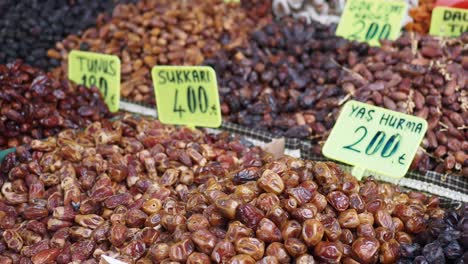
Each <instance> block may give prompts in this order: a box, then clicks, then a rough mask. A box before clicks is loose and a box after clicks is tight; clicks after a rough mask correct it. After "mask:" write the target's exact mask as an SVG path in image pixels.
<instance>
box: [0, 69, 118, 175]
mask: <svg viewBox="0 0 468 264" xmlns="http://www.w3.org/2000/svg"><path fill="white" fill-rule="evenodd" d="M0 86H1V87H2V89H1V91H0V105H1V107H2V110H1V111H0V116H1V118H0V149H5V148H11V147H17V146H20V145H22V144H30V143H31V142H32V141H33V140H34V139H42V138H46V137H49V136H53V135H56V134H57V133H58V132H60V131H62V130H64V129H77V128H80V127H84V126H86V125H89V124H90V123H92V122H95V121H99V120H101V119H103V118H107V117H110V112H109V110H108V109H107V106H106V104H105V103H104V101H103V100H102V97H101V96H100V92H99V91H98V90H97V89H96V88H93V89H87V88H86V87H83V86H73V85H71V84H67V83H64V82H60V81H58V80H56V79H54V78H52V76H51V75H50V74H45V73H43V72H42V71H40V70H39V69H36V68H32V67H29V66H27V65H25V64H23V63H22V62H20V61H16V62H14V63H11V64H8V65H0ZM85 112H86V114H84V113H85ZM36 173H37V171H36Z"/></svg>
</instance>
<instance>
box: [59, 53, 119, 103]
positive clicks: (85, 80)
mask: <svg viewBox="0 0 468 264" xmlns="http://www.w3.org/2000/svg"><path fill="white" fill-rule="evenodd" d="M68 78H69V79H70V80H71V81H74V82H75V83H77V84H81V85H84V86H86V87H91V86H96V87H97V88H99V90H100V91H101V94H102V97H103V98H104V102H106V104H107V106H108V107H109V110H110V111H111V112H117V111H118V110H119V102H120V59H119V57H117V56H114V55H105V54H99V53H94V52H84V51H78V50H74V51H72V52H71V53H70V55H69V56H68Z"/></svg>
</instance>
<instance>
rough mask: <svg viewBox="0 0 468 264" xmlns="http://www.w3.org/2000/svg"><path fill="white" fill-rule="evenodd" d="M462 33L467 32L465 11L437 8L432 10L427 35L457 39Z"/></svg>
mask: <svg viewBox="0 0 468 264" xmlns="http://www.w3.org/2000/svg"><path fill="white" fill-rule="evenodd" d="M464 32H468V10H467V9H461V8H450V7H443V6H438V7H436V8H434V10H432V18H431V29H430V31H429V34H431V35H434V36H445V37H458V36H460V35H461V34H463V33H464Z"/></svg>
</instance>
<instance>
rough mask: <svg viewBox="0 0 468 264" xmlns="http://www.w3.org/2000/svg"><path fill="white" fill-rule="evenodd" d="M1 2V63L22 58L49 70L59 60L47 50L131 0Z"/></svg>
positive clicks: (3, 0)
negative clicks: (117, 4) (52, 58)
mask: <svg viewBox="0 0 468 264" xmlns="http://www.w3.org/2000/svg"><path fill="white" fill-rule="evenodd" d="M1 2H2V3H0V63H2V64H3V63H9V62H13V61H15V60H16V59H23V60H24V61H25V62H26V63H28V64H30V65H33V66H36V67H40V68H42V69H48V68H51V67H56V66H58V65H59V64H58V61H56V60H55V61H53V60H49V59H48V58H47V50H48V49H49V48H51V47H53V46H54V45H55V43H56V42H57V41H60V40H62V39H63V38H65V37H66V36H67V35H68V34H70V33H78V32H79V31H80V30H83V29H85V28H88V27H90V26H92V25H94V24H95V23H96V17H97V16H98V14H99V13H101V12H105V11H111V10H112V8H113V7H114V6H115V4H116V3H117V2H129V1H128V0H99V1H95V0H47V1H43V0H28V1H11V0H8V1H7V0H2V1H1Z"/></svg>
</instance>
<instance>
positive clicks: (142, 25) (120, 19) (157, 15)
mask: <svg viewBox="0 0 468 264" xmlns="http://www.w3.org/2000/svg"><path fill="white" fill-rule="evenodd" d="M254 4H255V3H251V5H254ZM254 6H255V7H257V5H254ZM261 6H265V7H264V8H263V9H261V10H264V9H268V5H261V2H260V3H258V7H261ZM257 10H258V9H251V10H250V11H251V12H250V13H249V14H248V13H247V11H246V10H245V9H243V8H241V7H240V6H239V5H238V4H227V3H225V2H224V1H222V0H190V1H181V0H178V1H174V0H145V1H139V2H138V3H136V4H128V5H119V6H117V7H116V8H115V10H114V12H113V15H112V18H111V19H110V20H105V21H101V22H100V23H98V24H97V26H96V27H93V28H89V29H87V30H86V31H85V32H83V34H79V35H70V36H68V37H67V38H65V39H64V40H63V41H61V42H60V43H58V44H57V45H56V47H55V48H53V49H51V50H49V53H48V54H49V57H51V58H53V59H58V60H61V61H62V68H58V69H57V72H58V74H65V73H66V72H67V71H66V69H67V66H66V62H67V57H68V53H69V52H70V51H71V50H73V49H82V50H89V51H93V52H101V53H106V54H114V55H117V56H119V57H120V59H121V61H122V69H121V71H122V86H121V95H122V97H123V98H126V99H130V100H133V101H137V102H145V103H151V104H154V102H155V98H154V90H153V84H152V81H151V74H150V72H151V68H152V67H153V66H155V65H199V64H200V63H201V62H203V60H204V59H205V58H207V57H211V56H213V54H215V53H216V52H217V51H218V50H219V49H221V48H225V49H232V48H234V47H237V46H240V45H241V44H242V43H243V42H244V41H245V39H246V38H247V35H248V33H250V32H251V31H253V30H254V29H255V28H256V27H258V26H260V25H262V24H265V23H264V22H261V21H262V20H263V19H266V20H267V21H268V20H269V19H271V16H269V14H268V12H266V11H261V10H258V11H257ZM252 13H253V14H252ZM254 14H258V15H257V16H254ZM263 16H265V17H263Z"/></svg>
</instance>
